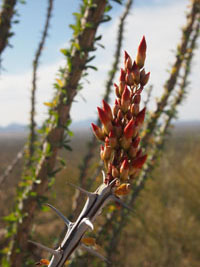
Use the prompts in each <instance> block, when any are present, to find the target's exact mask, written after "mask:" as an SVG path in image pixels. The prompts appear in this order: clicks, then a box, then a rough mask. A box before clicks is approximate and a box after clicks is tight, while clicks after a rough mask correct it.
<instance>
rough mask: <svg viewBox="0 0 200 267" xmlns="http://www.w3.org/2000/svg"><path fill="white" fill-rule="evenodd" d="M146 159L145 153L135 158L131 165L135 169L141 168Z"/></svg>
mask: <svg viewBox="0 0 200 267" xmlns="http://www.w3.org/2000/svg"><path fill="white" fill-rule="evenodd" d="M146 159H147V155H143V156H141V157H139V158H137V159H135V160H133V162H132V164H131V166H132V167H133V168H135V169H141V168H142V166H143V165H144V163H145V161H146Z"/></svg>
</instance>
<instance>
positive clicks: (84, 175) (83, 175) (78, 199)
mask: <svg viewBox="0 0 200 267" xmlns="http://www.w3.org/2000/svg"><path fill="white" fill-rule="evenodd" d="M132 4H133V0H128V1H127V2H126V4H125V9H124V11H123V14H122V15H121V17H120V20H119V26H118V33H117V45H116V51H115V54H114V62H113V64H112V67H111V70H110V71H109V73H108V80H107V81H106V86H105V93H104V96H103V99H104V100H105V101H106V102H109V100H110V94H111V92H112V85H113V81H114V78H115V75H116V72H117V70H118V65H119V60H120V55H121V48H122V42H123V35H124V26H125V21H126V18H127V16H128V14H129V12H130V9H131V6H132ZM96 124H97V125H98V126H99V125H100V120H99V118H97V121H96ZM97 147H98V141H97V139H96V137H95V136H93V137H92V140H91V141H90V142H89V143H88V147H87V153H86V155H85V156H84V158H83V163H82V165H81V167H80V175H79V184H80V185H81V187H83V188H88V184H89V183H88V181H87V180H88V171H89V168H90V164H91V160H92V159H93V158H94V155H95V152H96V151H97ZM100 168H101V165H100ZM100 168H98V169H99V170H100ZM91 182H93V180H92V179H91ZM89 188H90V186H89ZM82 200H83V198H82V195H81V194H80V192H79V191H77V192H76V195H75V198H74V203H73V206H74V210H73V217H74V218H76V217H77V215H78V213H79V211H80V206H81V205H80V204H81V203H82Z"/></svg>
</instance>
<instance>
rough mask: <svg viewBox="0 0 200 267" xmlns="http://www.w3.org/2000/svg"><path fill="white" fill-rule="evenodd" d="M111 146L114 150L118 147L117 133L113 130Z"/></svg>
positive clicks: (110, 134)
mask: <svg viewBox="0 0 200 267" xmlns="http://www.w3.org/2000/svg"><path fill="white" fill-rule="evenodd" d="M109 144H110V146H111V147H112V148H116V147H117V137H116V135H115V132H114V131H113V130H112V131H110V133H109Z"/></svg>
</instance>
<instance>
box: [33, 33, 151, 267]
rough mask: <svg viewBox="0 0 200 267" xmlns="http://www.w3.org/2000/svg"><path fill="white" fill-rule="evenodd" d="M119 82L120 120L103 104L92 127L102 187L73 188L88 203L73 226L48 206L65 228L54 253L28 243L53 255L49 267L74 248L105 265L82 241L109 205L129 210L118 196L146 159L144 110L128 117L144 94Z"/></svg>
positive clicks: (127, 189)
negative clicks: (99, 124) (100, 142)
mask: <svg viewBox="0 0 200 267" xmlns="http://www.w3.org/2000/svg"><path fill="white" fill-rule="evenodd" d="M144 41H145V38H144V37H143V42H144ZM145 43H146V41H145ZM125 57H126V55H125ZM130 62H131V61H130ZM135 64H136V63H134V64H133V65H134V68H135ZM133 65H132V64H128V68H129V69H128V68H127V67H126V66H127V64H126V65H125V66H124V67H125V68H124V69H122V70H121V73H124V74H123V75H124V76H123V77H125V75H127V73H128V70H129V73H130V74H132V72H134V68H133ZM138 68H139V67H138ZM141 71H142V70H141ZM122 81H123V82H124V83H123V87H124V88H123V92H124V93H122V94H121V96H120V97H117V99H116V100H117V103H118V109H119V110H118V113H119V111H121V116H120V117H119V116H118V113H117V114H116V115H114V114H113V112H112V109H111V107H110V106H109V104H108V103H106V102H105V101H103V102H102V108H98V112H99V118H100V120H101V122H102V128H99V127H98V128H97V126H94V125H92V127H93V130H94V134H95V135H96V136H97V138H99V139H100V140H102V139H103V140H104V145H102V146H101V151H100V156H101V158H102V160H103V162H104V169H105V172H103V183H102V184H101V185H100V186H99V187H98V188H97V190H96V191H95V192H94V193H91V192H87V191H86V190H84V189H82V188H79V187H77V186H76V189H78V190H80V192H82V193H84V194H86V196H87V201H86V203H85V205H84V207H83V209H82V211H81V213H80V214H79V216H78V219H77V220H76V221H75V222H73V223H72V222H70V221H69V220H68V219H66V218H65V217H64V215H62V214H61V213H60V212H59V211H58V210H57V209H56V208H54V207H53V206H51V205H49V207H51V208H52V209H53V210H54V211H55V212H56V213H57V215H58V216H59V217H60V218H61V219H62V220H63V221H64V222H65V224H66V225H67V227H68V230H67V232H66V234H65V237H64V239H63V241H62V242H61V244H60V245H59V246H58V248H57V249H56V250H52V249H49V248H46V247H45V246H43V245H40V244H38V243H35V242H32V241H31V242H32V243H33V244H35V245H37V246H38V247H40V248H43V249H44V250H46V251H48V252H50V253H51V254H53V256H52V258H51V261H50V263H49V264H48V266H49V267H61V266H63V265H64V263H65V262H66V261H67V260H68V259H69V257H70V256H71V254H72V253H73V252H74V251H75V250H76V248H77V247H82V248H85V249H87V251H88V252H92V253H93V254H95V255H96V256H99V258H101V259H103V260H104V261H106V262H108V260H107V259H105V257H103V256H101V255H99V253H98V252H97V251H93V250H92V248H91V247H88V246H87V245H82V242H81V240H82V238H84V235H85V233H86V232H87V231H88V230H89V229H90V230H93V228H94V226H93V222H94V221H95V219H96V218H97V216H98V215H99V214H100V213H101V211H102V209H103V207H104V206H105V205H106V204H107V203H108V202H110V201H114V202H117V203H118V204H120V205H121V206H123V207H125V208H127V209H130V208H129V207H128V206H127V205H126V204H124V203H123V201H122V200H121V199H120V197H119V196H123V195H127V194H128V193H129V192H130V188H131V182H132V180H133V179H135V178H136V173H137V171H138V170H139V169H141V168H142V166H143V164H144V162H145V160H146V157H147V156H146V155H143V153H142V150H141V149H140V148H139V142H140V138H139V128H140V126H141V124H142V123H143V120H144V114H145V110H144V109H143V110H142V111H140V112H139V113H138V114H135V113H131V106H132V105H134V104H135V102H134V101H135V96H137V95H140V94H141V93H142V91H143V86H142V85H141V83H140V80H136V79H133V81H132V82H131V83H129V84H128V83H127V82H126V81H125V80H124V78H122V76H120V82H122ZM123 99H124V101H125V102H126V109H124V108H123V101H122V100H123ZM127 103H128V104H127ZM136 104H137V105H138V104H140V98H139V97H137V101H136ZM141 114H142V115H141ZM116 124H117V125H120V127H121V129H122V131H121V135H118V136H117V131H116V130H115V126H116ZM117 128H118V127H117ZM100 130H101V133H102V135H103V138H102V135H101V136H99V134H97V132H99V131H100ZM131 145H132V146H134V148H135V149H136V154H135V155H134V156H133V155H131V156H130V155H129V153H128V151H129V148H130V147H131Z"/></svg>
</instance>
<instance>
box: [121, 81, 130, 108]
mask: <svg viewBox="0 0 200 267" xmlns="http://www.w3.org/2000/svg"><path fill="white" fill-rule="evenodd" d="M130 102H131V99H130V91H129V89H128V87H127V86H125V88H124V92H123V94H122V97H121V109H122V110H123V111H124V112H126V111H127V110H128V108H129V105H130Z"/></svg>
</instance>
